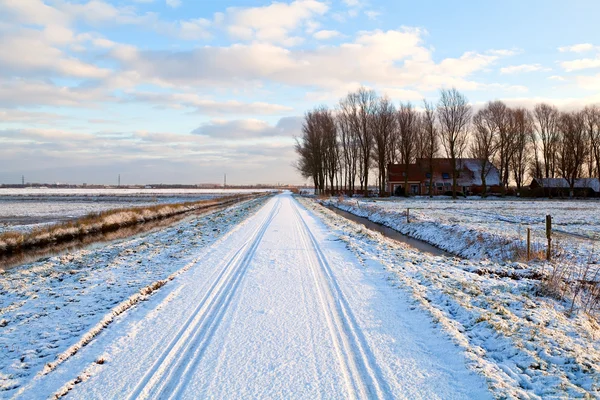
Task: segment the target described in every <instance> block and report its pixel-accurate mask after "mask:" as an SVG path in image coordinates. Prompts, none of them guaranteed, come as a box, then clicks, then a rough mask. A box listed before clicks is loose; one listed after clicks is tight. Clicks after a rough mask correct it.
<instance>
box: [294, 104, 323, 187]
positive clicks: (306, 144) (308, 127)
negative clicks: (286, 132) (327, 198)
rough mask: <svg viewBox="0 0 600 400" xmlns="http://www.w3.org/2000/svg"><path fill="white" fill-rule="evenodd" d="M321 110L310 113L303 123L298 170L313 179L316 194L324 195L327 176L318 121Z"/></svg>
mask: <svg viewBox="0 0 600 400" xmlns="http://www.w3.org/2000/svg"><path fill="white" fill-rule="evenodd" d="M318 113H319V110H318V109H315V110H313V111H308V112H307V113H306V114H305V116H304V122H303V123H302V137H300V138H296V146H295V148H296V153H298V155H299V156H300V158H299V161H298V165H297V169H298V170H299V171H300V173H301V174H302V176H303V177H305V178H312V180H313V184H314V187H315V193H322V192H323V191H324V186H325V174H324V171H323V160H322V137H321V134H320V129H319V121H318Z"/></svg>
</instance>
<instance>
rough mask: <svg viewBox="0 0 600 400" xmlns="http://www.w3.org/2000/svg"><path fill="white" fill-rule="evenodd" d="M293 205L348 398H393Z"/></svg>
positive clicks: (329, 269) (327, 268)
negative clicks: (308, 249)
mask: <svg viewBox="0 0 600 400" xmlns="http://www.w3.org/2000/svg"><path fill="white" fill-rule="evenodd" d="M291 202H292V203H293V208H294V212H295V214H296V217H297V225H296V226H297V229H298V230H299V232H300V238H301V240H302V241H303V242H304V244H305V245H306V247H307V248H311V249H312V250H313V256H312V257H310V256H309V257H308V259H309V264H310V269H311V272H312V275H313V278H314V283H315V285H316V289H317V293H318V296H319V301H320V303H321V306H322V308H323V312H324V314H325V318H326V320H327V325H328V328H329V332H330V335H331V338H332V341H333V345H334V348H335V351H336V356H337V358H338V362H339V364H340V367H341V368H342V373H343V374H344V380H345V383H346V389H347V390H348V395H349V396H351V397H352V398H355V399H364V398H379V399H382V398H390V399H391V398H393V395H392V392H391V389H390V388H389V386H388V384H387V382H386V381H385V378H384V377H383V374H382V372H381V369H380V368H379V366H378V365H377V363H376V360H375V356H374V354H373V352H372V351H371V349H370V348H369V345H368V343H367V341H366V339H365V337H364V334H363V332H362V330H361V329H360V327H359V326H358V323H357V321H356V318H355V317H354V314H353V313H352V311H351V310H350V307H349V305H348V301H347V300H346V298H345V296H344V294H343V292H342V290H341V288H340V287H339V285H338V283H337V280H336V279H335V277H334V276H333V273H332V271H331V266H330V265H329V262H328V261H327V259H326V258H325V255H324V254H323V251H322V250H321V246H320V245H319V243H318V241H317V240H316V239H315V237H314V235H313V234H312V232H311V231H310V228H309V227H308V225H307V223H306V221H305V220H304V218H303V217H302V215H301V214H300V211H299V206H298V204H297V202H296V200H294V199H292V200H291ZM315 260H316V263H315Z"/></svg>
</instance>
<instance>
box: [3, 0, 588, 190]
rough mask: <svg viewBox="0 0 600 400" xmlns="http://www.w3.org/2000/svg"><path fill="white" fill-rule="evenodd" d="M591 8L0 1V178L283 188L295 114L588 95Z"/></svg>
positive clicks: (289, 172)
mask: <svg viewBox="0 0 600 400" xmlns="http://www.w3.org/2000/svg"><path fill="white" fill-rule="evenodd" d="M598 15H600V2H598V1H597V0H570V1H564V0H528V1H523V0H503V1H481V0H461V1H447V0H424V1H418V2H415V1H405V0H296V1H287V0H281V1H279V2H271V1H263V0H235V1H226V0H91V1H90V0H0V16H1V18H0V50H1V51H0V183H17V182H20V180H21V175H25V177H26V180H27V181H29V182H68V183H82V182H88V183H116V180H117V174H119V173H120V174H121V176H122V182H123V183H127V184H128V183H155V182H164V183H202V182H222V179H223V173H227V175H228V182H230V183H238V184H246V183H277V182H282V183H283V182H285V183H300V182H302V179H301V178H300V177H299V176H298V174H297V173H296V172H295V170H294V169H293V167H292V164H293V163H294V158H295V157H294V152H293V143H294V139H293V137H294V135H298V134H299V128H300V124H301V117H302V114H303V113H304V112H305V111H306V110H307V109H308V108H311V107H313V106H314V105H317V104H327V105H330V106H333V105H334V104H335V103H336V102H337V100H338V99H339V98H340V97H341V96H343V95H344V94H346V93H347V92H348V91H350V90H354V89H356V88H357V87H359V86H360V85H364V86H367V87H370V88H373V89H376V90H377V91H378V92H379V93H382V94H384V93H385V94H387V95H388V96H389V97H390V98H392V99H393V100H394V101H395V102H399V101H409V100H410V101H413V102H420V101H421V100H422V99H423V98H427V99H429V100H433V101H435V100H436V99H437V95H438V92H439V89H440V88H441V87H451V86H455V87H456V88H458V89H459V90H461V91H463V92H464V93H465V94H466V95H467V97H468V98H469V100H470V101H471V102H472V103H473V104H475V105H477V104H480V103H482V102H485V101H487V100H492V99H503V100H506V101H507V102H510V103H514V104H525V105H532V104H534V103H535V102H538V101H551V102H554V103H555V104H556V105H558V106H559V107H562V108H573V107H578V106H580V105H582V104H587V103H594V102H599V101H600V29H598Z"/></svg>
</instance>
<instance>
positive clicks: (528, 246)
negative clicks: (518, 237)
mask: <svg viewBox="0 0 600 400" xmlns="http://www.w3.org/2000/svg"><path fill="white" fill-rule="evenodd" d="M529 260H531V228H527V261H529Z"/></svg>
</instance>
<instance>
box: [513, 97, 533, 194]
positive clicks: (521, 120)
mask: <svg viewBox="0 0 600 400" xmlns="http://www.w3.org/2000/svg"><path fill="white" fill-rule="evenodd" d="M510 118H511V124H510V133H511V136H512V141H513V144H514V148H513V151H512V154H511V158H510V165H511V169H512V172H513V178H514V180H515V184H516V185H517V191H518V192H519V193H520V192H521V187H522V186H523V182H524V180H525V172H526V171H527V166H528V164H529V160H530V149H531V132H533V116H532V115H531V112H529V111H528V110H527V109H525V108H516V109H514V110H511V112H510Z"/></svg>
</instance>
